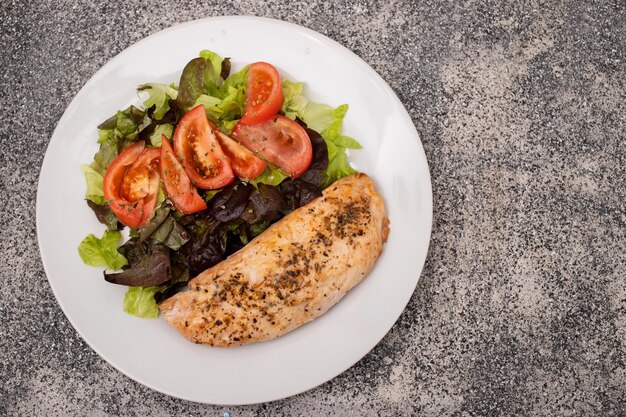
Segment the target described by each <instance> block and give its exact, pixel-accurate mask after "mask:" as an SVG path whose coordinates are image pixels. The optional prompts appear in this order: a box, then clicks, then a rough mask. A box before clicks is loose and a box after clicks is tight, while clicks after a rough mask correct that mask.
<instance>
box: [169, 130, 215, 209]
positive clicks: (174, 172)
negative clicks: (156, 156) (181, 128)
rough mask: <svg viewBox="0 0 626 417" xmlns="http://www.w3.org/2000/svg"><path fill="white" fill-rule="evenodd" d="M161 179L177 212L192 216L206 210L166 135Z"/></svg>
mask: <svg viewBox="0 0 626 417" xmlns="http://www.w3.org/2000/svg"><path fill="white" fill-rule="evenodd" d="M161 178H162V179H163V185H164V186H165V192H166V194H167V196H168V197H169V199H170V201H171V202H172V204H174V207H176V210H178V211H180V212H181V213H183V214H191V213H196V212H198V211H201V210H204V209H205V208H206V203H205V202H204V200H203V199H202V197H200V194H198V190H196V187H194V186H193V184H192V183H191V181H190V180H189V177H188V176H187V174H186V173H185V169H184V168H183V165H182V164H181V163H180V162H179V161H178V159H177V158H176V155H174V150H173V149H172V145H170V141H169V140H168V139H167V136H165V135H163V138H162V140H161Z"/></svg>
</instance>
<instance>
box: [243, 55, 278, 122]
mask: <svg viewBox="0 0 626 417" xmlns="http://www.w3.org/2000/svg"><path fill="white" fill-rule="evenodd" d="M282 105H283V85H282V82H281V81H280V75H278V71H276V68H274V66H273V65H272V64H268V63H267V62H255V63H254V64H250V67H249V68H248V79H247V90H246V104H245V109H244V113H243V117H242V118H241V122H242V123H246V124H256V123H262V122H264V121H266V120H269V119H271V118H272V117H274V116H276V114H277V113H278V110H280V107H281V106H282Z"/></svg>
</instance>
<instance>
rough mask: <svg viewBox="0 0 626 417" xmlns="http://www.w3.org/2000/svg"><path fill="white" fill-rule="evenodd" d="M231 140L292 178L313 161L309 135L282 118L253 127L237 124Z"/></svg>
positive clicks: (301, 172) (290, 121)
mask: <svg viewBox="0 0 626 417" xmlns="http://www.w3.org/2000/svg"><path fill="white" fill-rule="evenodd" d="M232 137H233V139H235V140H236V141H237V142H239V143H240V144H242V145H243V146H245V147H246V148H248V149H250V150H251V151H252V152H254V153H255V154H258V155H260V156H261V157H262V158H263V159H265V160H266V161H267V162H269V163H270V164H272V165H274V166H277V167H279V168H281V169H282V170H283V171H285V172H286V173H288V174H289V175H290V176H291V177H292V178H298V177H299V176H300V175H302V174H304V172H305V171H306V170H307V169H308V168H309V166H310V165H311V160H312V159H313V149H312V146H311V140H310V139H309V135H307V133H306V131H305V130H304V128H303V127H302V126H300V125H299V124H298V123H296V122H294V121H293V120H291V119H289V118H287V117H285V116H281V115H277V116H276V117H274V118H273V119H270V120H268V121H266V122H264V123H260V124H256V125H248V124H245V123H242V122H238V123H237V124H236V125H235V128H234V129H233V133H232Z"/></svg>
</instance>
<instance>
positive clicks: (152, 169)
mask: <svg viewBox="0 0 626 417" xmlns="http://www.w3.org/2000/svg"><path fill="white" fill-rule="evenodd" d="M160 160H161V149H159V148H146V149H144V150H143V152H142V153H141V154H140V155H139V158H137V160H136V161H135V163H133V165H131V166H130V168H128V171H127V174H126V175H128V172H130V171H131V169H133V167H134V166H135V165H137V166H141V167H147V176H148V178H147V181H145V182H144V184H145V186H144V187H145V188H144V190H140V191H141V192H142V193H143V192H145V195H144V197H143V213H142V215H141V222H140V223H139V226H138V227H139V228H141V227H143V226H145V225H146V224H148V222H149V221H150V220H151V219H152V216H153V215H154V209H155V206H156V201H157V198H158V195H159V182H160V178H161V174H160V163H159V162H160Z"/></svg>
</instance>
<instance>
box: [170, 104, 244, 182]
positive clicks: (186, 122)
mask: <svg viewBox="0 0 626 417" xmlns="http://www.w3.org/2000/svg"><path fill="white" fill-rule="evenodd" d="M174 150H175V151H176V155H177V156H178V158H179V159H180V161H181V162H182V165H183V167H184V169H185V172H186V173H187V176H188V177H189V179H190V180H191V182H192V183H193V184H194V185H195V186H196V187H199V188H204V189H215V188H222V187H224V186H225V185H228V184H230V183H231V182H233V180H234V179H235V176H234V174H233V170H232V168H231V166H230V163H229V161H228V158H226V155H224V152H222V148H221V147H220V144H219V143H218V142H217V139H216V138H215V134H214V133H213V131H212V130H211V128H210V127H209V122H208V120H207V118H206V113H205V112H204V105H202V104H200V105H199V106H196V107H194V108H193V109H191V110H189V111H188V112H187V113H186V114H185V115H184V116H183V118H182V119H180V122H179V123H178V126H176V131H175V132H174Z"/></svg>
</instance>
